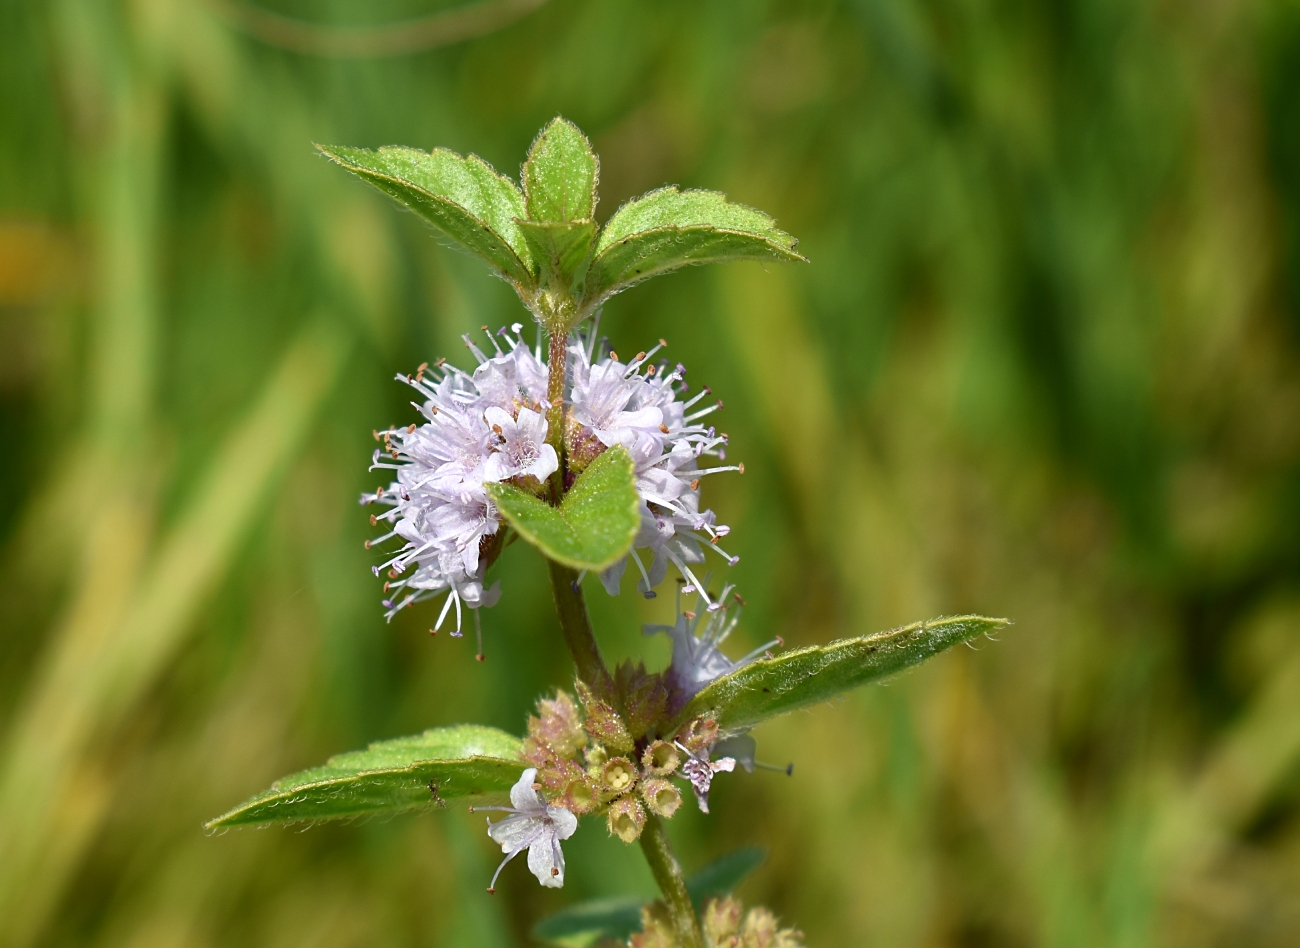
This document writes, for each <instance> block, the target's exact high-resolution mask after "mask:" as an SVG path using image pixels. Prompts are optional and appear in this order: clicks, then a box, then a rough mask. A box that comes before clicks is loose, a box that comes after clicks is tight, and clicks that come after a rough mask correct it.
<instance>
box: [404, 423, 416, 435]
mask: <svg viewBox="0 0 1300 948" xmlns="http://www.w3.org/2000/svg"><path fill="white" fill-rule="evenodd" d="M406 433H407V434H415V425H411V427H409V428H407V429H406Z"/></svg>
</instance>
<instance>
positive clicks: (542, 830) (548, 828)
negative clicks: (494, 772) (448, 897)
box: [473, 767, 578, 892]
mask: <svg viewBox="0 0 1300 948" xmlns="http://www.w3.org/2000/svg"><path fill="white" fill-rule="evenodd" d="M536 780H537V768H536V767H529V768H528V769H527V770H525V771H524V772H523V774H521V775H520V777H519V782H518V783H516V784H515V785H514V786H513V787H511V788H510V802H511V804H512V806H480V807H473V809H474V810H476V811H477V810H499V811H501V812H503V813H509V814H510V816H507V817H506V818H505V819H503V820H498V821H497V822H495V823H493V822H492V821H491V820H490V819H489V820H488V835H489V836H491V837H492V839H493V841H494V842H496V843H497V844H498V845H500V847H501V851H502V852H503V853H505V854H506V858H505V859H503V860H501V865H499V866H497V871H496V872H495V873H493V874H492V881H491V882H490V883H488V891H489V892H495V891H496V885H497V876H499V875H501V870H502V869H504V868H505V867H506V863H508V862H509V861H510V860H511V859H514V858H515V857H516V856H518V855H519V854H520V853H521V852H523V851H524V850H525V849H527V850H528V869H529V871H530V872H531V873H532V874H533V875H535V876H536V877H537V881H538V882H540V883H541V884H542V885H544V886H546V887H547V888H552V889H558V888H560V887H561V886H563V885H564V852H563V851H562V850H561V849H560V840H562V839H568V838H569V837H570V836H572V835H573V833H574V831H575V830H576V829H577V828H578V818H577V817H576V816H574V815H573V814H572V813H570V812H569V811H568V810H566V809H565V808H564V807H562V806H554V805H552V804H549V803H547V802H546V800H545V799H544V798H543V797H542V795H541V793H540V792H538V790H537V787H536V784H535V781H536Z"/></svg>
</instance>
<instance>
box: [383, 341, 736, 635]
mask: <svg viewBox="0 0 1300 948" xmlns="http://www.w3.org/2000/svg"><path fill="white" fill-rule="evenodd" d="M484 328H485V330H486V327H484ZM522 329H523V326H522V325H521V324H519V323H516V324H515V325H513V326H512V327H510V330H509V331H506V330H504V329H502V330H500V331H498V333H497V334H496V335H495V336H494V335H492V334H491V333H490V332H489V333H488V339H489V340H490V341H491V344H492V349H493V350H494V351H493V353H492V354H491V355H488V354H486V353H485V352H483V351H482V350H481V349H480V348H479V347H478V346H476V345H475V344H474V343H473V341H472V340H471V339H470V337H468V336H466V337H465V342H466V345H467V346H468V347H469V350H470V352H471V353H472V354H473V355H474V357H475V358H476V359H477V360H478V363H479V364H478V367H477V368H475V369H474V371H473V372H472V373H469V372H465V371H463V370H461V369H459V368H457V367H455V366H452V365H448V364H446V363H445V362H442V361H439V362H438V363H437V364H435V365H434V366H432V367H431V366H429V365H428V364H425V365H422V366H421V367H420V369H419V371H417V372H416V373H415V374H414V375H399V376H398V380H399V381H402V382H404V383H406V384H408V385H410V386H411V387H412V388H414V389H415V390H416V391H417V392H418V393H419V394H420V396H421V401H420V402H418V403H414V404H415V407H416V409H417V410H418V411H419V412H420V414H421V415H422V416H423V423H422V424H412V425H409V426H407V427H404V428H390V429H388V430H387V431H382V432H376V433H375V436H376V438H378V439H381V440H382V441H383V448H382V449H378V450H376V451H375V455H374V460H373V464H372V466H371V469H372V470H374V469H377V468H383V469H389V470H392V471H393V472H394V474H393V477H394V480H393V481H392V483H391V484H390V485H389V486H388V487H381V488H380V489H378V490H376V491H375V493H373V494H365V495H363V496H362V498H361V502H362V503H363V504H371V503H378V504H383V505H386V506H387V507H388V508H389V509H388V510H386V511H384V512H383V513H380V514H377V515H375V516H373V517H372V518H371V519H372V522H374V523H376V524H378V523H379V521H384V522H385V523H386V524H387V525H389V526H390V527H391V529H390V530H389V532H388V533H385V534H384V535H383V536H381V537H378V538H376V539H375V540H372V541H370V543H369V544H368V545H374V544H377V543H382V542H384V541H387V540H390V539H393V538H397V539H399V540H400V541H403V542H402V546H401V547H400V548H399V549H398V550H397V551H396V552H395V553H394V554H393V555H392V556H391V557H389V558H388V559H387V561H385V562H383V563H381V564H380V565H378V566H375V567H374V570H375V574H376V575H379V574H380V573H381V572H382V571H387V579H388V581H387V582H386V583H385V584H384V588H385V592H386V593H388V594H389V597H388V598H386V599H385V600H384V606H385V608H386V609H387V610H388V611H387V613H386V615H387V616H388V617H389V618H391V617H392V616H393V615H394V614H395V613H396V612H397V611H398V610H400V609H402V608H404V607H406V606H408V605H411V604H412V603H415V602H419V601H421V600H423V599H427V598H430V597H432V596H436V595H438V594H440V593H444V592H445V593H447V598H446V601H445V602H444V604H443V607H442V610H441V612H440V613H439V615H438V620H437V622H436V623H435V625H434V628H435V629H438V628H441V626H442V623H443V622H444V621H445V620H446V618H447V616H448V614H449V613H450V611H451V609H452V608H453V607H454V608H455V612H456V631H455V632H454V633H453V634H454V635H459V634H460V628H461V607H462V605H464V606H467V607H469V608H471V609H476V608H478V607H479V606H484V605H487V606H490V605H492V604H494V603H495V602H496V599H497V597H498V595H499V590H498V588H497V586H496V585H495V584H494V585H493V586H491V587H486V586H485V581H484V575H485V573H486V570H487V568H488V567H489V566H490V565H491V564H492V562H493V561H494V560H495V559H496V557H497V555H498V554H499V553H500V551H501V547H502V544H503V539H504V530H503V529H502V518H501V516H500V514H499V513H498V511H497V509H496V507H495V505H494V504H493V503H492V500H491V498H490V497H489V495H488V492H487V490H486V489H485V485H487V484H490V483H498V482H503V481H508V482H510V483H512V484H514V485H515V486H517V487H520V488H523V489H525V490H529V491H532V492H533V493H535V494H537V495H539V496H545V495H547V492H548V490H551V489H552V488H551V487H550V486H549V485H548V479H551V477H552V475H553V474H555V473H556V471H557V470H559V467H560V460H561V459H560V457H559V455H558V454H557V451H556V447H555V445H556V444H557V443H559V444H562V446H563V448H564V451H565V455H566V459H567V470H566V483H565V484H564V485H563V488H564V489H567V488H568V487H569V486H571V485H572V483H573V480H574V479H576V477H577V476H578V475H579V474H581V472H582V471H583V470H584V469H585V468H586V466H587V465H589V464H590V463H591V462H592V461H593V460H594V459H595V458H596V457H598V456H599V455H600V454H601V453H603V452H604V451H605V450H607V449H608V448H611V447H613V446H615V445H619V446H622V447H623V448H625V449H626V450H627V452H628V454H629V455H630V456H631V458H632V461H633V464H634V468H635V486H636V490H637V493H638V495H639V497H640V499H641V526H640V529H639V531H638V534H637V537H636V539H635V541H634V542H633V546H632V550H631V551H630V553H629V554H628V556H626V557H624V558H623V559H622V560H621V561H619V562H618V563H616V564H614V565H613V566H612V567H610V568H609V569H607V570H605V571H604V572H603V573H602V574H601V581H602V583H603V584H604V586H605V589H606V590H607V591H608V592H609V593H610V594H611V595H614V594H617V592H618V591H619V586H620V583H621V579H622V575H623V573H624V572H625V571H626V568H627V563H628V560H629V559H630V560H631V561H632V562H633V563H634V564H635V565H636V568H637V572H638V573H639V574H640V579H639V581H638V589H639V590H640V591H641V592H642V593H643V594H644V595H646V596H653V595H654V591H653V590H654V587H656V586H657V585H659V584H660V583H661V582H662V581H663V579H664V577H665V575H666V573H667V568H668V565H669V564H672V565H674V566H675V567H676V568H677V570H678V571H679V572H680V573H681V575H682V577H683V578H684V579H685V580H686V582H687V584H688V586H687V587H686V588H687V590H688V591H690V590H691V589H694V590H696V591H698V592H699V594H700V595H701V596H703V597H704V598H705V600H706V602H707V607H708V608H710V609H715V608H718V605H717V604H715V603H714V602H713V601H712V600H709V598H708V593H707V592H706V591H705V589H704V586H703V584H702V583H700V582H699V580H698V579H697V577H696V575H695V573H694V571H693V568H692V567H693V566H695V565H697V564H699V563H701V562H702V561H703V560H704V550H705V549H706V548H711V549H714V550H716V551H717V552H718V553H719V554H720V555H721V556H723V557H724V558H725V559H726V560H727V562H728V563H734V562H735V561H736V557H733V556H730V555H728V554H727V553H725V552H723V551H722V550H721V549H719V547H718V545H717V544H718V541H719V539H720V538H722V537H724V536H726V534H727V532H728V528H727V527H725V526H722V525H719V524H718V523H717V522H716V517H715V516H714V514H713V512H712V511H711V510H701V508H700V480H701V478H703V477H705V476H707V475H709V474H714V473H718V472H720V471H731V470H736V471H743V469H744V468H743V465H736V466H727V465H711V464H709V463H708V462H709V460H710V459H713V458H716V459H718V460H719V461H721V460H725V456H726V443H727V436H726V435H725V434H720V433H718V432H717V431H716V430H715V429H714V428H713V427H711V426H707V425H706V424H705V423H704V422H703V419H704V418H705V417H706V416H708V415H709V414H710V413H712V412H713V411H715V410H717V409H718V408H719V407H721V402H710V403H707V404H703V405H701V402H702V401H703V400H704V399H705V398H706V397H707V396H708V394H709V390H708V389H707V388H706V389H703V390H702V391H700V392H699V393H697V394H695V395H694V396H691V397H686V393H687V390H688V387H687V384H686V382H685V379H684V376H685V372H686V370H685V368H684V367H683V366H681V365H680V364H679V365H676V366H675V367H671V368H670V367H669V365H668V363H667V362H666V361H660V362H658V363H654V362H652V361H651V360H652V359H653V357H654V355H655V354H656V353H657V352H658V351H659V350H660V349H661V348H662V347H663V346H664V345H665V343H664V342H663V341H662V340H660V342H659V345H657V346H655V347H654V348H652V349H651V350H649V351H648V352H640V353H638V354H637V355H636V357H635V358H633V359H631V360H629V361H627V362H623V361H621V360H620V359H619V358H618V355H617V353H615V352H612V351H611V352H606V351H605V350H604V346H603V343H601V344H599V345H598V343H597V336H596V329H597V327H596V325H595V323H594V321H593V324H592V327H591V329H590V331H589V332H588V333H587V334H586V335H585V336H579V335H575V336H573V337H571V338H570V340H569V343H568V346H567V349H566V360H567V365H566V370H567V371H566V372H565V378H566V380H567V384H566V391H565V396H564V399H565V404H564V411H563V416H562V417H563V419H564V420H563V426H564V430H563V432H562V436H563V437H562V440H561V439H560V438H555V437H552V436H551V435H552V433H551V431H550V429H549V425H548V421H547V412H548V411H549V409H550V408H551V407H552V406H551V404H550V403H549V402H548V401H547V381H548V375H549V372H550V366H548V365H547V364H546V362H544V361H543V358H542V352H541V349H540V346H539V347H538V348H536V349H530V348H529V347H528V346H527V345H525V344H524V342H523V339H522V337H521V335H520V333H521V331H522ZM503 343H504V346H503ZM697 406H699V407H697ZM638 551H646V552H648V553H649V554H650V555H651V559H650V562H649V565H648V566H647V564H646V562H645V560H644V559H643V558H642V553H640V552H638Z"/></svg>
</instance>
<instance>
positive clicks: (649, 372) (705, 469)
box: [568, 322, 744, 608]
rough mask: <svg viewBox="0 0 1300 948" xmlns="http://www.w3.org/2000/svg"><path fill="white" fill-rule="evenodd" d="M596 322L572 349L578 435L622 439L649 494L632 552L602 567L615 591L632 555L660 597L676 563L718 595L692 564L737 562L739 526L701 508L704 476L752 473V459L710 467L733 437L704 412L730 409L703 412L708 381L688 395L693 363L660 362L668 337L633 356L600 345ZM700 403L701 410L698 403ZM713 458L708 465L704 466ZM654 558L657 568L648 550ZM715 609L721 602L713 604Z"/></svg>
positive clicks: (646, 589) (646, 591)
mask: <svg viewBox="0 0 1300 948" xmlns="http://www.w3.org/2000/svg"><path fill="white" fill-rule="evenodd" d="M597 330H598V326H597V324H596V323H595V322H593V324H592V326H591V328H590V329H589V331H588V332H587V334H586V335H585V336H582V337H577V338H575V340H574V342H573V343H572V344H571V345H570V347H569V371H570V375H571V377H572V384H571V388H570V392H569V397H568V405H569V409H570V412H571V417H572V419H573V421H574V422H576V423H577V425H578V426H579V427H578V440H584V439H586V438H588V437H591V438H594V439H595V440H596V441H598V442H599V443H600V444H601V445H603V446H604V447H612V446H613V445H616V444H618V445H622V446H623V447H625V448H626V449H627V451H628V453H629V454H630V455H631V456H632V462H633V465H634V467H635V477H636V489H637V493H638V494H640V496H641V528H640V530H639V531H638V533H637V536H636V539H635V540H634V541H633V543H632V551H631V553H630V554H629V555H628V557H626V558H624V559H622V560H620V561H619V562H617V563H615V564H614V565H613V566H611V567H609V568H608V569H606V570H605V571H604V572H602V573H601V574H600V579H601V582H602V584H603V585H604V586H605V590H606V592H608V593H609V594H610V595H611V596H613V595H617V594H618V592H619V588H620V586H621V584H622V579H623V574H624V573H625V572H626V571H627V566H628V561H629V560H631V562H632V563H633V564H634V565H635V566H636V569H637V572H638V573H639V574H640V580H639V582H638V583H637V589H638V590H639V591H640V592H641V593H642V594H643V595H644V596H646V598H652V597H653V596H654V595H655V593H654V589H655V587H656V586H658V585H659V584H660V583H662V582H663V580H664V577H665V576H666V575H667V571H668V566H669V564H672V565H673V566H675V567H676V568H677V570H678V572H679V573H680V574H681V575H682V577H683V578H684V579H685V580H686V581H687V583H688V584H689V585H688V591H689V590H692V589H695V590H699V592H700V593H701V595H703V596H704V597H705V599H706V601H707V600H708V593H707V592H706V591H705V590H704V587H703V585H702V584H701V583H700V582H699V580H698V579H697V578H696V575H695V572H694V570H693V569H692V567H694V566H696V565H698V564H700V563H702V562H704V550H705V549H712V550H714V551H715V552H716V553H718V555H720V556H721V557H723V558H724V559H725V560H726V561H727V563H728V564H729V565H730V564H734V563H735V562H736V561H737V560H738V559H739V557H735V556H731V555H730V554H728V553H726V552H725V551H724V550H722V549H721V548H720V547H719V546H718V541H719V540H720V539H721V538H722V537H725V536H726V535H727V533H728V532H729V529H728V528H727V527H725V526H720V525H718V524H717V522H716V517H715V516H714V514H713V511H711V510H704V511H701V510H700V480H701V479H702V478H704V477H707V476H709V475H710V474H717V473H720V472H722V471H741V472H743V471H744V465H739V464H738V465H712V466H710V465H708V464H707V461H708V459H710V458H717V459H718V460H725V458H726V444H727V436H726V435H725V434H719V433H718V432H717V431H716V430H715V429H714V428H713V427H711V426H706V425H705V424H703V423H702V421H701V419H703V418H705V417H706V416H708V415H710V414H712V413H713V412H714V411H716V410H717V409H719V408H721V407H722V403H721V402H715V403H711V404H708V405H705V406H704V407H702V408H698V409H696V408H695V406H696V405H697V404H698V403H699V402H700V401H701V400H702V399H704V398H706V397H707V396H708V395H709V394H710V392H709V390H708V389H707V388H705V389H703V390H702V391H700V392H699V393H698V394H696V395H694V396H693V397H690V398H686V399H684V400H683V399H682V398H679V396H684V395H685V393H686V391H687V385H686V382H685V381H684V376H685V374H686V369H685V367H684V366H682V365H680V364H679V365H677V366H675V367H671V368H670V367H669V365H668V363H667V362H660V363H658V364H654V363H652V362H651V361H650V360H651V359H652V358H653V357H654V355H655V353H657V352H658V351H659V350H660V349H661V348H662V347H663V346H664V345H665V343H664V342H663V340H660V341H659V345H657V346H654V347H653V348H651V349H650V350H649V351H648V352H642V353H638V354H637V356H636V357H635V358H634V359H632V360H631V361H629V362H626V363H625V362H622V361H620V360H619V359H618V358H617V357H616V355H615V354H614V353H613V352H609V353H604V352H603V351H598V348H600V349H603V342H602V343H601V344H600V346H599V347H598V345H597ZM692 409H694V410H692ZM702 462H703V463H702ZM641 551H645V552H646V553H649V554H650V556H651V560H650V565H649V567H648V568H647V566H646V563H645V560H644V559H643V558H642V552H641ZM708 606H709V607H710V608H713V603H712V602H708Z"/></svg>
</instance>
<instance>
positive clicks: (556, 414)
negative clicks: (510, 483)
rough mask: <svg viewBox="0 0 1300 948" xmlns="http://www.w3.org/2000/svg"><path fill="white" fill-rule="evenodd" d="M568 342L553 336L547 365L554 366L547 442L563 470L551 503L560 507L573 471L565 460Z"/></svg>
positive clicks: (554, 478)
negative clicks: (565, 398) (566, 477)
mask: <svg viewBox="0 0 1300 948" xmlns="http://www.w3.org/2000/svg"><path fill="white" fill-rule="evenodd" d="M567 341H568V339H567V337H566V336H565V335H564V334H563V333H559V332H552V333H551V335H550V352H549V354H548V357H547V362H548V363H549V365H550V377H549V378H548V379H547V385H546V400H547V401H548V402H550V403H551V407H550V409H549V410H548V411H547V413H546V440H547V442H548V443H549V444H550V445H551V447H553V448H554V449H555V454H556V456H557V457H559V459H560V466H559V468H558V469H557V470H556V472H555V473H554V474H552V475H551V503H553V504H558V503H559V502H560V498H561V496H563V494H564V477H565V474H566V473H567V471H568V468H569V459H568V458H567V457H566V456H565V450H564V449H565V444H564V441H565V438H564V383H565V375H566V373H567V372H568V362H569V360H568V353H567V352H566V351H565V344H566V343H567Z"/></svg>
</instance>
